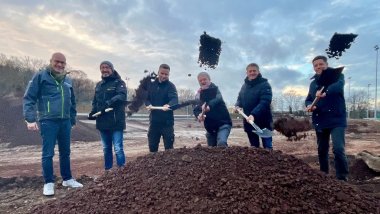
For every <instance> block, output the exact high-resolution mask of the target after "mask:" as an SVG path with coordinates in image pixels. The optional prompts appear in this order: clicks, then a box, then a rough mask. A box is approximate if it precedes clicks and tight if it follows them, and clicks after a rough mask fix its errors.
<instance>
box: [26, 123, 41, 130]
mask: <svg viewBox="0 0 380 214" xmlns="http://www.w3.org/2000/svg"><path fill="white" fill-rule="evenodd" d="M26 127H27V128H28V130H30V131H38V125H37V123H36V122H33V123H29V122H26Z"/></svg>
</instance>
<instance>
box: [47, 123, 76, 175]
mask: <svg viewBox="0 0 380 214" xmlns="http://www.w3.org/2000/svg"><path fill="white" fill-rule="evenodd" d="M40 133H41V137H42V174H43V176H44V180H45V183H54V175H53V174H54V170H53V156H54V147H55V144H56V142H58V151H59V167H60V172H61V176H62V179H63V180H64V181H66V180H70V179H71V178H72V176H71V168H70V136H71V122H70V119H46V120H41V121H40Z"/></svg>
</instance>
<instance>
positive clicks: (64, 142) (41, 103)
mask: <svg viewBox="0 0 380 214" xmlns="http://www.w3.org/2000/svg"><path fill="white" fill-rule="evenodd" d="M65 67H66V58H65V56H64V55H63V54H62V53H54V54H53V55H52V57H51V59H50V65H49V66H48V67H47V68H46V69H43V70H42V71H40V72H38V73H36V74H35V75H34V76H33V78H32V80H31V81H30V82H29V84H28V87H27V89H26V92H25V95H24V100H23V113H24V118H25V122H26V124H27V128H28V130H31V131H38V130H40V132H41V136H42V171H43V177H44V180H45V185H44V189H43V194H44V195H46V196H51V195H54V170H53V156H54V147H55V144H56V143H57V144H58V147H59V163H60V172H61V176H62V179H63V183H62V185H63V186H65V187H72V188H78V187H83V185H82V184H81V183H79V182H77V181H76V180H75V179H74V178H73V177H72V176H71V168H70V137H71V128H72V127H73V126H74V125H75V117H76V103H75V96H74V91H73V88H72V82H71V79H69V78H68V77H67V76H66V74H67V72H66V70H65ZM36 106H37V108H36ZM37 115H38V116H37ZM37 118H38V122H39V125H37Z"/></svg>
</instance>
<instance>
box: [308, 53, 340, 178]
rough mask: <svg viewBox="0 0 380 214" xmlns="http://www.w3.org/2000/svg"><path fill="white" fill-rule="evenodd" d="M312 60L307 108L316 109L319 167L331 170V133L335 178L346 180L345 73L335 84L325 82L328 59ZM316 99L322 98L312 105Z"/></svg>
mask: <svg viewBox="0 0 380 214" xmlns="http://www.w3.org/2000/svg"><path fill="white" fill-rule="evenodd" d="M312 63H313V68H314V71H315V75H314V76H313V77H312V79H313V81H312V82H311V83H310V87H309V92H308V95H307V97H306V100H305V106H306V111H308V112H313V114H312V121H313V125H314V128H315V132H316V135H317V144H318V159H319V167H320V170H321V171H322V172H325V173H326V174H328V173H329V141H330V136H331V140H332V147H333V153H334V162H335V170H336V178H337V179H338V180H343V181H347V176H348V164H347V157H346V153H345V148H344V147H345V128H346V127H347V118H346V102H345V99H344V75H343V74H342V73H340V74H339V75H338V76H337V79H336V80H335V81H334V82H333V83H332V84H329V85H323V84H322V82H321V79H322V78H321V77H322V73H323V72H326V71H327V70H326V69H328V63H327V58H326V57H325V56H316V57H315V58H314V59H313V60H312ZM328 78H329V77H327V79H328ZM323 79H326V78H323ZM322 85H323V86H324V88H323V89H321V87H322ZM316 98H317V99H319V101H318V102H317V103H316V104H315V105H312V103H313V101H314V100H315V99H316ZM314 103H315V102H314Z"/></svg>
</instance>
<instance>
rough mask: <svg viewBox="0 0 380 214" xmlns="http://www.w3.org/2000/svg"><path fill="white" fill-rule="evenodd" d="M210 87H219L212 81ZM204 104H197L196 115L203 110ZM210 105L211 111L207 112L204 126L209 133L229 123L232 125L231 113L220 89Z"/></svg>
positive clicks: (194, 111)
mask: <svg viewBox="0 0 380 214" xmlns="http://www.w3.org/2000/svg"><path fill="white" fill-rule="evenodd" d="M210 88H218V87H217V86H216V85H215V84H214V83H211V85H210ZM202 105H203V103H202V104H199V105H197V106H195V108H194V110H193V113H194V115H195V117H198V115H199V114H200V113H201V112H202ZM208 105H209V106H210V111H209V112H206V119H205V121H204V126H205V128H206V130H207V132H209V133H214V132H217V131H218V130H219V127H221V126H223V125H225V124H228V125H232V122H231V117H230V113H229V112H228V109H227V106H226V104H225V102H224V100H223V97H222V94H221V93H220V91H219V89H217V94H216V97H215V98H214V99H212V100H210V101H209V102H208Z"/></svg>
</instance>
